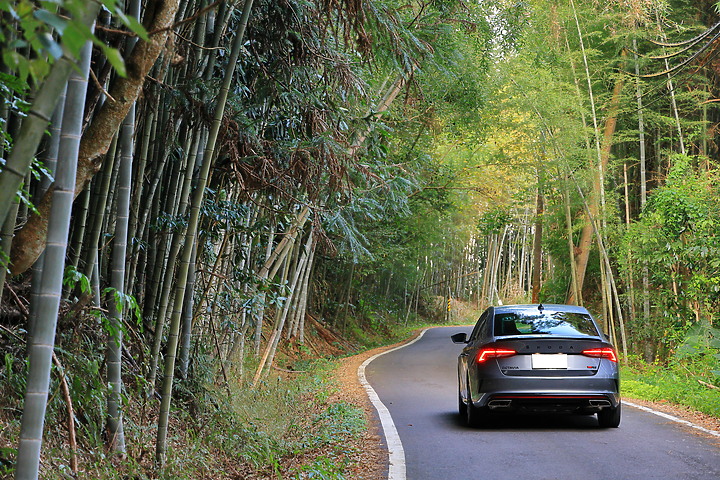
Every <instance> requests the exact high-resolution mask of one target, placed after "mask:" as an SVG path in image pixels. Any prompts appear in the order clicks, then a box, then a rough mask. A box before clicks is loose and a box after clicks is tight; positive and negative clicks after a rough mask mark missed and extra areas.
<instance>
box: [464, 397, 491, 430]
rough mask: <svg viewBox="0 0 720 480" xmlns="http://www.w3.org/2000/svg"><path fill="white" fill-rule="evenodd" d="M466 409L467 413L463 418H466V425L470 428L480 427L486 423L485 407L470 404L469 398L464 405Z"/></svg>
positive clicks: (486, 413)
mask: <svg viewBox="0 0 720 480" xmlns="http://www.w3.org/2000/svg"><path fill="white" fill-rule="evenodd" d="M465 407H466V410H467V415H466V416H465V418H466V419H467V425H468V427H471V428H478V427H482V426H483V425H485V424H486V423H487V419H488V410H487V408H482V407H476V406H475V405H473V404H472V402H471V401H470V400H468V403H467V405H466V406H465Z"/></svg>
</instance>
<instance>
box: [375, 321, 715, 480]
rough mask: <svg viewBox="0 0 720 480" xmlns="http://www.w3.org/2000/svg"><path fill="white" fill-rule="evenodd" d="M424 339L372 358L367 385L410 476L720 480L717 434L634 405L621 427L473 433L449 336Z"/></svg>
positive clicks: (536, 419)
mask: <svg viewBox="0 0 720 480" xmlns="http://www.w3.org/2000/svg"><path fill="white" fill-rule="evenodd" d="M462 331H469V329H465V328H463V327H445V328H435V329H431V330H428V331H427V332H426V333H425V335H424V336H423V338H422V339H420V340H419V341H417V342H416V343H414V344H412V345H409V346H407V347H405V348H402V349H399V350H396V351H393V352H390V353H388V354H385V355H383V356H381V357H378V358H376V359H375V360H373V361H372V362H371V363H370V364H369V365H368V366H367V367H366V370H365V374H366V377H367V379H368V381H369V383H370V384H371V385H372V387H373V388H374V389H375V391H376V392H377V394H378V396H379V397H380V400H381V401H382V402H383V403H384V404H385V406H386V407H387V408H388V410H389V411H390V414H391V416H392V419H393V421H394V423H395V426H396V428H397V431H398V434H399V436H400V440H401V441H402V446H403V449H404V451H405V463H406V477H407V479H408V480H425V479H439V480H445V479H448V480H449V479H459V480H503V479H532V480H556V479H557V480H570V479H573V480H574V479H582V480H594V479H597V480H611V479H612V480H635V479H637V480H652V479H673V480H675V479H682V480H691V479H697V480H700V479H703V480H704V479H708V480H709V479H712V480H718V479H720V438H717V437H715V438H712V437H709V436H707V435H703V434H700V433H697V432H696V431H695V430H694V429H691V428H689V427H687V426H684V425H681V424H678V423H675V422H672V421H670V420H667V419H665V418H662V417H659V416H657V415H654V414H652V413H648V412H644V411H642V410H638V409H635V408H632V407H629V406H627V405H625V406H624V408H623V418H622V422H621V424H620V428H617V429H600V428H598V427H597V420H596V418H595V416H578V417H576V416H562V415H560V416H547V415H545V416H510V415H506V416H498V417H496V418H494V419H493V421H492V423H491V425H490V426H488V427H486V428H482V429H470V428H468V427H466V426H465V425H464V423H463V422H462V421H461V419H460V418H459V415H458V413H457V369H456V360H457V355H458V353H459V352H460V350H461V349H462V346H461V345H456V344H454V343H452V341H451V340H450V335H451V334H453V333H457V332H462Z"/></svg>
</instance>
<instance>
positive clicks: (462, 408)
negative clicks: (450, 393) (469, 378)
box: [458, 392, 467, 418]
mask: <svg viewBox="0 0 720 480" xmlns="http://www.w3.org/2000/svg"><path fill="white" fill-rule="evenodd" d="M458 413H460V418H465V417H467V404H466V403H465V401H464V400H463V398H462V394H461V393H460V392H458Z"/></svg>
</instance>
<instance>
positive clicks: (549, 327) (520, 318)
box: [494, 310, 598, 337]
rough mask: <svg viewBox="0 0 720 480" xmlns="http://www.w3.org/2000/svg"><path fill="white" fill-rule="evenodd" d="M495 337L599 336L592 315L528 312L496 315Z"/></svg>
mask: <svg viewBox="0 0 720 480" xmlns="http://www.w3.org/2000/svg"><path fill="white" fill-rule="evenodd" d="M494 327H495V336H498V337H499V336H505V335H557V336H563V337H579V336H587V335H590V336H598V331H597V328H596V327H595V324H594V323H593V320H592V318H591V317H590V315H587V314H584V313H575V312H552V311H547V310H545V311H537V310H534V311H527V312H512V313H496V314H495V325H494Z"/></svg>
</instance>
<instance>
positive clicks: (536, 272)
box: [532, 172, 545, 303]
mask: <svg viewBox="0 0 720 480" xmlns="http://www.w3.org/2000/svg"><path fill="white" fill-rule="evenodd" d="M544 212H545V202H544V199H543V179H542V173H541V172H538V191H537V203H536V209H535V235H534V237H533V262H532V265H533V271H532V303H540V287H541V284H540V282H541V278H542V276H541V268H542V234H543V218H542V217H543V213H544Z"/></svg>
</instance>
